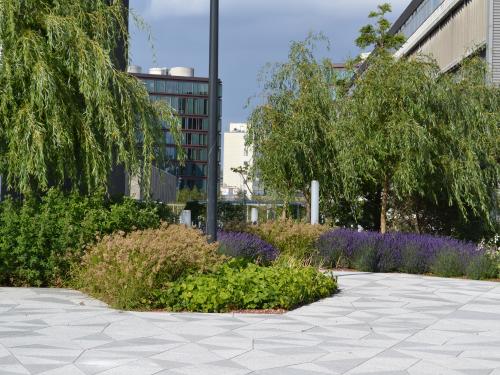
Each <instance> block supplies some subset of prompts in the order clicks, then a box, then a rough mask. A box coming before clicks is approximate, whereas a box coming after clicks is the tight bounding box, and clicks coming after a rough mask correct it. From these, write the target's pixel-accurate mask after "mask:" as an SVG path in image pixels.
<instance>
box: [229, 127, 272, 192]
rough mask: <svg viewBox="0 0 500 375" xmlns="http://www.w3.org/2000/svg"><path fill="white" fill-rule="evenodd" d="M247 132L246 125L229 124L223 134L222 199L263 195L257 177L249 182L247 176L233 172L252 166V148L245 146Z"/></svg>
mask: <svg viewBox="0 0 500 375" xmlns="http://www.w3.org/2000/svg"><path fill="white" fill-rule="evenodd" d="M247 130H248V126H247V124H244V123H230V124H229V130H228V131H227V132H225V133H224V151H223V153H224V157H223V167H222V176H223V178H222V186H221V195H222V197H223V198H224V199H228V200H231V199H238V198H239V195H241V193H244V194H245V196H246V197H247V198H250V199H252V198H254V197H255V196H259V195H264V193H265V192H264V189H263V186H262V184H261V182H260V181H259V179H258V177H257V178H254V179H253V180H251V179H248V176H247V175H245V174H241V173H237V172H234V171H233V169H236V168H241V167H246V169H247V170H248V169H249V168H250V167H251V166H252V164H253V150H252V147H250V146H246V145H245V138H246V135H247Z"/></svg>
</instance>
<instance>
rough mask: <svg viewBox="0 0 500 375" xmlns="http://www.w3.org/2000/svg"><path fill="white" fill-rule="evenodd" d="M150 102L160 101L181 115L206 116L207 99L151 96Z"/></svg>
mask: <svg viewBox="0 0 500 375" xmlns="http://www.w3.org/2000/svg"><path fill="white" fill-rule="evenodd" d="M151 100H153V101H157V100H162V101H164V102H166V103H167V104H169V105H170V106H171V107H172V108H174V109H175V110H176V111H177V112H178V113H179V114H181V115H184V114H187V115H199V116H207V115H208V99H198V98H178V97H176V96H158V95H152V96H151Z"/></svg>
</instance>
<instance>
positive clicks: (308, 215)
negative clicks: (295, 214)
mask: <svg viewBox="0 0 500 375" xmlns="http://www.w3.org/2000/svg"><path fill="white" fill-rule="evenodd" d="M302 194H303V195H304V199H305V201H306V223H308V224H309V223H310V222H311V194H309V192H302ZM297 219H300V218H297Z"/></svg>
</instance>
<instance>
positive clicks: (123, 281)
mask: <svg viewBox="0 0 500 375" xmlns="http://www.w3.org/2000/svg"><path fill="white" fill-rule="evenodd" d="M217 249H218V244H217V243H214V244H208V243H207V241H206V238H205V236H204V235H203V234H202V233H201V232H199V231H197V230H195V229H189V228H186V227H184V226H182V225H168V224H164V225H162V226H161V227H160V228H157V229H146V230H141V231H134V232H131V233H129V234H126V233H121V232H120V233H114V234H112V235H109V236H105V237H104V238H103V239H102V240H101V241H99V242H98V243H97V244H96V245H94V246H93V247H91V248H90V249H89V250H88V251H87V253H86V254H85V256H84V257H83V261H82V264H81V265H80V266H79V267H77V268H76V269H75V280H76V281H75V283H76V286H77V287H79V288H80V289H83V290H84V291H86V292H88V293H89V294H91V295H92V296H95V297H97V298H99V299H101V300H103V301H105V302H107V303H108V304H110V305H111V306H113V307H116V308H121V309H136V308H144V307H147V306H149V305H150V304H151V302H150V297H151V291H152V290H159V289H162V288H164V287H166V286H167V285H168V283H170V282H173V281H175V280H177V279H178V278H180V277H181V276H184V275H185V274H189V273H192V272H202V273H203V272H208V271H211V270H212V269H213V268H214V267H215V266H217V265H219V264H221V263H222V261H223V260H224V257H223V256H221V255H219V254H218V253H217Z"/></svg>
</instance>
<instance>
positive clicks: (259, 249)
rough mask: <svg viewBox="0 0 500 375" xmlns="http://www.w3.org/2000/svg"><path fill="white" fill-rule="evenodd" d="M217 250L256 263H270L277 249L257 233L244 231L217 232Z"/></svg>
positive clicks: (274, 258) (276, 254)
mask: <svg viewBox="0 0 500 375" xmlns="http://www.w3.org/2000/svg"><path fill="white" fill-rule="evenodd" d="M217 240H218V241H219V252H220V253H222V254H224V255H227V256H230V257H232V258H244V259H247V260H250V261H254V262H256V263H258V264H264V265H265V264H270V263H271V262H272V261H274V260H276V258H277V257H278V255H279V251H278V250H277V249H276V248H275V247H274V246H273V245H271V244H270V243H268V242H266V241H264V240H262V239H261V238H259V237H258V236H257V235H255V234H252V233H245V232H222V231H221V232H219V233H218V235H217Z"/></svg>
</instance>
